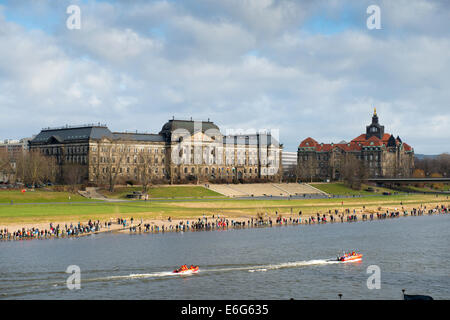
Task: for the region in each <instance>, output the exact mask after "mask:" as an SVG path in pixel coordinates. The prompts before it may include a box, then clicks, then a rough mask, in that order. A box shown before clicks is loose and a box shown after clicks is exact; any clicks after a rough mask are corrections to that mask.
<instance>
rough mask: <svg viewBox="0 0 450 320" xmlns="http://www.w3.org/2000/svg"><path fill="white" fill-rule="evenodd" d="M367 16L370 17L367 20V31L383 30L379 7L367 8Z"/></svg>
mask: <svg viewBox="0 0 450 320" xmlns="http://www.w3.org/2000/svg"><path fill="white" fill-rule="evenodd" d="M366 12H367V14H370V16H369V17H368V18H367V22H366V24H367V29H369V30H373V29H381V9H380V7H379V6H377V5H374V4H373V5H371V6H368V7H367V11H366Z"/></svg>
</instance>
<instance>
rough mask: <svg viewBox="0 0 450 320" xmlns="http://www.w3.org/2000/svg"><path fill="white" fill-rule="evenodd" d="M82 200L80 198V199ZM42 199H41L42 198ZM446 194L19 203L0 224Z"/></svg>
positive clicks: (388, 203) (239, 213)
mask: <svg viewBox="0 0 450 320" xmlns="http://www.w3.org/2000/svg"><path fill="white" fill-rule="evenodd" d="M83 199H84V198H83ZM44 202H45V201H44ZM449 202H450V200H449V199H448V197H447V196H443V195H441V196H436V195H423V194H421V195H418V194H415V195H393V196H367V197H357V198H345V199H338V198H335V199H333V198H331V199H305V200H226V199H224V200H208V199H202V200H195V201H187V200H181V201H175V200H164V201H147V202H144V201H133V202H103V203H58V202H55V203H53V204H27V203H24V204H20V205H1V206H0V227H1V226H6V225H10V224H14V225H17V224H21V223H22V224H30V223H43V222H51V221H53V222H54V221H61V222H62V221H68V222H70V221H72V222H75V221H87V220H89V219H92V220H109V219H111V218H117V217H130V216H133V217H134V218H135V219H137V218H144V219H167V218H168V217H169V216H170V217H172V218H174V219H177V218H179V219H184V218H195V217H201V216H202V215H203V214H207V215H212V214H221V215H225V216H228V217H250V216H255V215H256V214H257V213H266V212H267V213H268V214H269V215H275V212H276V211H277V212H278V213H279V214H290V213H291V210H292V213H293V214H298V212H299V211H302V213H303V216H305V215H309V214H315V213H317V212H320V213H326V212H328V210H334V209H340V210H342V209H346V208H348V209H351V210H353V209H358V210H360V209H362V208H363V206H364V207H365V208H366V210H371V209H373V210H376V209H378V208H379V207H382V208H388V207H389V208H394V207H397V208H401V207H402V206H405V207H406V206H415V207H418V206H420V205H421V204H423V205H436V204H448V203H449Z"/></svg>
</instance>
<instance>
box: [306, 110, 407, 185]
mask: <svg viewBox="0 0 450 320" xmlns="http://www.w3.org/2000/svg"><path fill="white" fill-rule="evenodd" d="M297 154H298V156H297V158H298V166H299V172H303V177H304V178H307V179H311V180H326V179H341V171H342V167H343V165H344V164H345V162H346V161H347V160H348V159H349V157H350V156H352V157H355V158H356V159H357V160H359V161H361V162H362V163H363V165H364V166H365V168H367V173H368V176H369V177H394V176H395V177H398V176H409V175H410V174H411V172H412V170H413V167H414V149H413V148H412V147H411V146H410V145H408V144H406V143H404V142H403V141H402V140H401V139H400V137H398V136H397V138H395V137H394V136H393V135H392V134H389V133H385V132H384V126H382V125H380V124H379V122H378V115H377V112H376V109H375V110H374V114H373V116H372V123H371V124H370V125H368V126H367V127H366V133H363V134H361V135H359V136H357V137H356V138H354V139H353V140H351V141H350V142H345V143H343V142H340V143H319V142H317V141H316V140H314V139H313V138H311V137H308V138H306V139H305V140H303V141H302V142H301V143H300V145H299V147H298V151H297Z"/></svg>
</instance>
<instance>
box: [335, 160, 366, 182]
mask: <svg viewBox="0 0 450 320" xmlns="http://www.w3.org/2000/svg"><path fill="white" fill-rule="evenodd" d="M343 159H344V161H343V163H342V166H341V168H342V179H343V180H344V183H345V185H347V186H348V187H350V188H352V189H355V190H360V189H361V184H362V182H363V181H364V180H366V179H367V169H366V167H365V165H364V163H363V161H361V160H359V159H357V158H356V157H355V156H354V155H353V154H346V155H345V156H344V157H343Z"/></svg>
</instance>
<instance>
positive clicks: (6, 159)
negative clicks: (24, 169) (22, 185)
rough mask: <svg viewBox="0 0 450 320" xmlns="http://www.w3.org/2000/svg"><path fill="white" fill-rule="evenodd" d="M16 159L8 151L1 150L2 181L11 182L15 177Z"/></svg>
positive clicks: (0, 170)
mask: <svg viewBox="0 0 450 320" xmlns="http://www.w3.org/2000/svg"><path fill="white" fill-rule="evenodd" d="M14 165H15V162H14V160H13V159H12V158H11V157H10V155H9V154H8V152H0V181H4V182H11V180H13V178H14V171H15V170H14Z"/></svg>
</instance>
